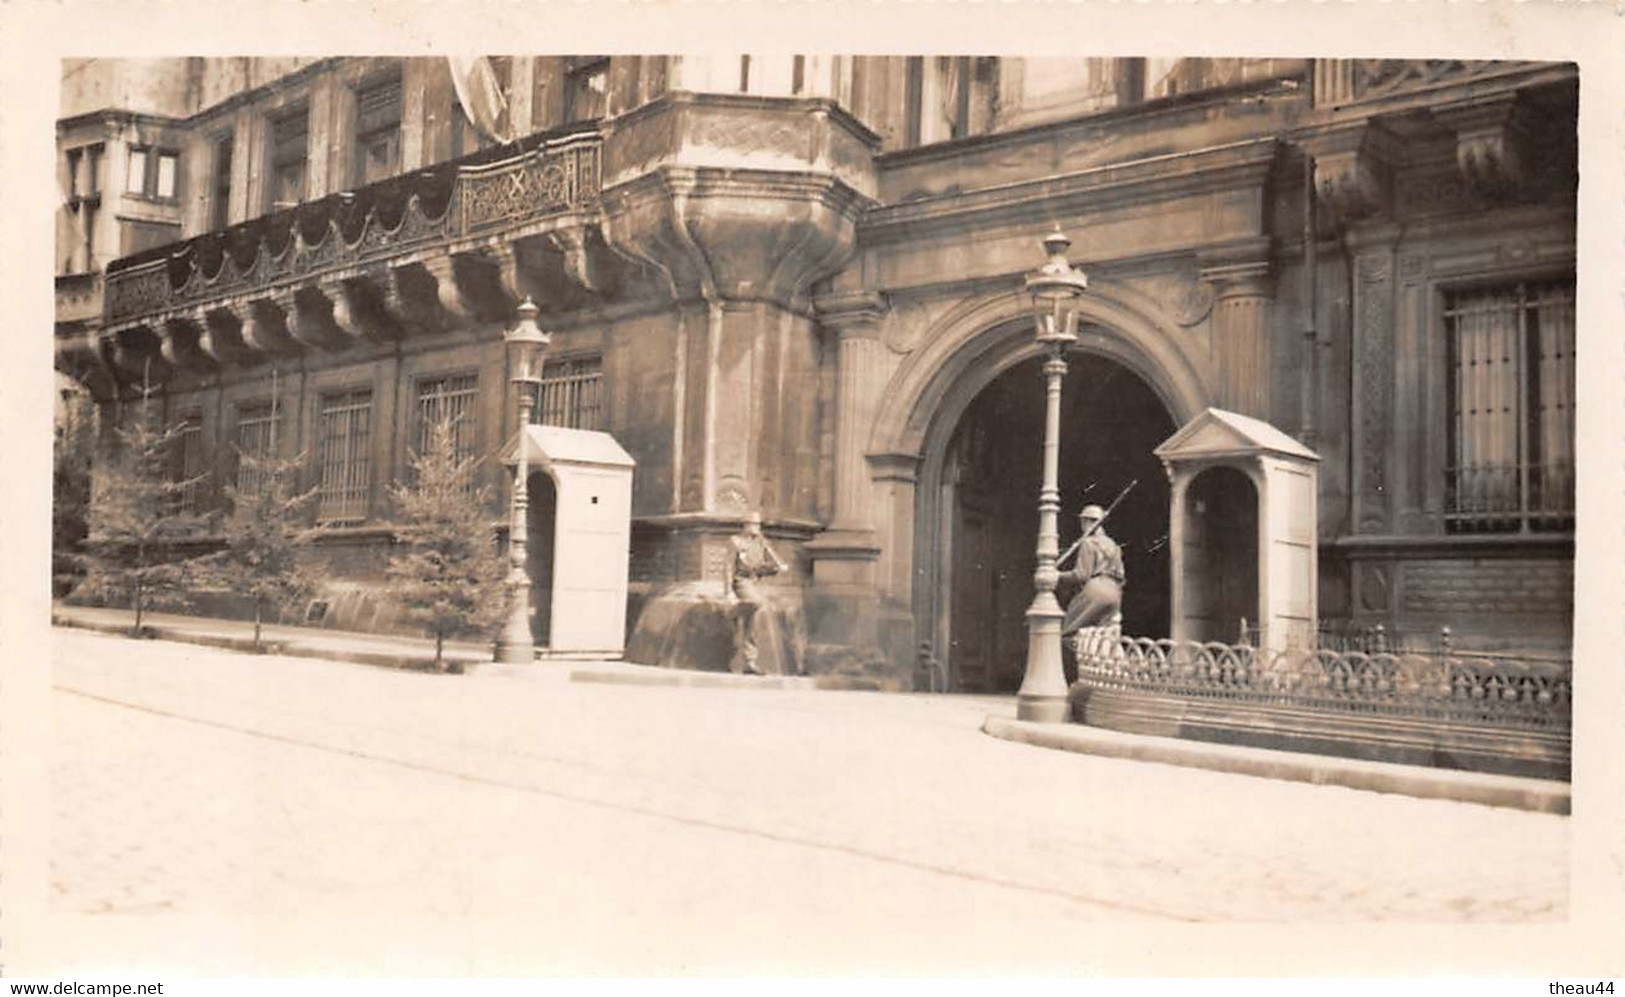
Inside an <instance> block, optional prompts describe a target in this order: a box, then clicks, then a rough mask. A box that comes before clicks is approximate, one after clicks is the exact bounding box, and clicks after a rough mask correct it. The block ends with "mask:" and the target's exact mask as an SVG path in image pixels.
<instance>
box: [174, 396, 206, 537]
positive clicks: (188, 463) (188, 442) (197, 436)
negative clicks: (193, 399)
mask: <svg viewBox="0 0 1625 997" xmlns="http://www.w3.org/2000/svg"><path fill="white" fill-rule="evenodd" d="M179 428H180V433H179V435H178V436H177V437H176V438H175V449H176V459H175V480H176V481H177V482H178V483H180V485H181V488H180V492H179V493H178V494H177V495H176V496H175V506H176V508H177V509H179V510H180V511H181V512H183V513H188V514H190V513H196V512H199V511H201V504H200V501H199V500H200V495H199V492H200V491H201V490H202V488H203V481H202V474H203V416H202V415H200V414H198V413H196V412H194V413H191V414H189V415H186V416H183V417H182V418H181V422H180V427H179Z"/></svg>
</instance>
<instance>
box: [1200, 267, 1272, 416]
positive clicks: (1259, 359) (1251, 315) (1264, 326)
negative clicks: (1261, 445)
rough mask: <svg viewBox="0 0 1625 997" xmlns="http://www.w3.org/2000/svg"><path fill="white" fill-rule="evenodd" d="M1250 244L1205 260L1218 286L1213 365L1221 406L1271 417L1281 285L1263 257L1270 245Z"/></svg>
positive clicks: (1208, 278) (1205, 269)
mask: <svg viewBox="0 0 1625 997" xmlns="http://www.w3.org/2000/svg"><path fill="white" fill-rule="evenodd" d="M1248 248H1249V249H1250V250H1251V251H1249V252H1246V253H1243V254H1224V255H1222V256H1214V257H1210V258H1207V259H1204V260H1203V261H1202V262H1203V264H1204V266H1203V268H1202V279H1203V280H1205V281H1207V282H1208V283H1209V284H1210V285H1211V286H1212V287H1213V297H1214V302H1213V319H1212V322H1213V338H1212V344H1213V347H1212V364H1213V371H1214V374H1215V377H1214V386H1215V387H1216V388H1217V391H1218V397H1219V406H1220V407H1221V408H1225V409H1228V410H1230V411H1232V412H1239V413H1241V414H1242V415H1249V416H1252V417H1254V418H1257V419H1264V420H1266V421H1267V420H1268V419H1269V418H1270V379H1271V374H1272V372H1271V369H1270V342H1269V337H1270V313H1271V310H1272V305H1273V303H1274V295H1275V283H1274V280H1273V279H1272V277H1271V275H1270V265H1269V261H1268V259H1267V257H1263V258H1261V257H1262V255H1263V253H1265V252H1267V248H1268V247H1267V245H1259V246H1251V247H1248ZM1237 255H1241V256H1242V258H1240V259H1237V258H1236V256H1237ZM1247 256H1251V257H1253V258H1251V259H1248V258H1246V257H1247Z"/></svg>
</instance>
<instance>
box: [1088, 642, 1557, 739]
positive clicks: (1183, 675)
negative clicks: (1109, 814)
mask: <svg viewBox="0 0 1625 997" xmlns="http://www.w3.org/2000/svg"><path fill="white" fill-rule="evenodd" d="M1572 670H1573V669H1572V665H1571V663H1570V662H1569V661H1568V660H1566V659H1561V658H1540V657H1535V656H1530V655H1519V654H1500V653H1488V652H1476V651H1456V650H1453V649H1451V648H1450V647H1449V646H1448V644H1446V645H1445V646H1442V647H1438V648H1435V649H1433V650H1432V651H1427V652H1404V651H1399V652H1395V651H1363V650H1339V649H1331V648H1319V649H1308V648H1287V649H1284V650H1269V649H1263V648H1257V647H1251V646H1248V645H1247V644H1224V643H1196V642H1191V641H1179V642H1175V641H1171V640H1155V639H1151V638H1145V637H1120V638H1116V639H1111V638H1105V639H1101V640H1096V641H1094V642H1093V643H1085V644H1084V645H1083V646H1080V647H1079V648H1078V680H1079V682H1080V683H1082V684H1083V685H1084V686H1086V687H1089V688H1099V689H1115V690H1134V691H1141V692H1147V693H1157V694H1165V695H1173V696H1182V697H1192V698H1198V699H1205V700H1228V701H1233V702H1237V703H1251V704H1257V705H1274V706H1290V707H1299V708H1306V709H1314V710H1329V711H1334V712H1342V713H1353V714H1362V715H1367V716H1393V717H1407V718H1418V719H1433V720H1439V721H1444V722H1450V723H1462V724H1472V725H1485V726H1492V727H1505V728H1514V729H1522V730H1538V731H1552V732H1560V731H1567V730H1568V729H1569V726H1570V716H1571V694H1572V677H1571V676H1572Z"/></svg>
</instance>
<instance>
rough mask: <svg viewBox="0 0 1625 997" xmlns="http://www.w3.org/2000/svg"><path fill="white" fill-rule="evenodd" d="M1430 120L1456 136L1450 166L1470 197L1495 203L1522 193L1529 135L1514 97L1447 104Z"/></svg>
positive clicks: (1526, 178)
mask: <svg viewBox="0 0 1625 997" xmlns="http://www.w3.org/2000/svg"><path fill="white" fill-rule="evenodd" d="M1433 116H1434V117H1435V118H1436V119H1438V120H1439V121H1440V122H1441V123H1443V124H1444V125H1445V126H1446V127H1448V128H1450V129H1451V130H1453V131H1454V132H1455V133H1456V166H1457V168H1458V169H1460V170H1461V174H1462V176H1463V177H1464V178H1465V179H1466V181H1467V185H1468V187H1469V188H1471V190H1472V191H1473V193H1474V194H1476V195H1477V196H1478V197H1480V198H1482V199H1483V200H1486V201H1490V202H1495V201H1506V200H1517V199H1519V198H1521V197H1523V196H1524V195H1525V194H1526V193H1527V191H1528V187H1529V163H1530V152H1531V150H1530V147H1529V146H1530V137H1529V129H1528V127H1527V124H1526V121H1527V115H1526V112H1524V110H1523V105H1522V104H1521V103H1520V102H1519V100H1518V95H1517V94H1516V93H1506V94H1499V95H1497V96H1496V97H1494V98H1493V99H1491V100H1488V101H1474V102H1471V103H1469V102H1461V103H1457V104H1448V105H1445V106H1443V107H1438V108H1435V109H1434V111H1433Z"/></svg>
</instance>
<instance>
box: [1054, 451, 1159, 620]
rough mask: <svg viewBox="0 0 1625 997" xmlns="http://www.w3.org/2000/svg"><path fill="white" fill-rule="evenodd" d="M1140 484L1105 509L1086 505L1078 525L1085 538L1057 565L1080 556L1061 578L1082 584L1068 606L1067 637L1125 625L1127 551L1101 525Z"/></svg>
mask: <svg viewBox="0 0 1625 997" xmlns="http://www.w3.org/2000/svg"><path fill="white" fill-rule="evenodd" d="M1136 484H1139V481H1138V480H1135V481H1131V482H1129V485H1128V488H1125V489H1123V490H1122V492H1120V493H1119V494H1118V496H1117V498H1116V499H1114V500H1112V504H1111V505H1110V506H1108V507H1107V508H1105V509H1102V508H1101V507H1100V506H1098V505H1086V506H1084V507H1083V509H1082V510H1080V511H1079V512H1078V525H1079V526H1081V527H1082V529H1083V535H1082V536H1080V537H1079V538H1078V541H1077V543H1075V544H1073V545H1072V546H1071V548H1069V549H1068V550H1067V552H1066V553H1065V554H1062V555H1061V557H1060V559H1059V560H1058V561H1057V565H1062V564H1065V563H1066V559H1067V558H1068V557H1069V556H1071V555H1072V554H1073V553H1074V552H1076V553H1077V555H1078V561H1077V564H1076V565H1074V566H1073V568H1072V569H1071V570H1070V571H1066V572H1065V573H1064V574H1062V576H1061V577H1063V578H1067V579H1071V580H1072V581H1074V582H1076V583H1078V585H1079V588H1078V592H1077V594H1076V595H1074V596H1073V597H1072V601H1071V602H1069V603H1068V604H1067V607H1066V617H1065V619H1064V620H1062V622H1061V633H1062V635H1063V636H1065V635H1069V634H1072V633H1075V632H1076V631H1078V630H1080V629H1082V628H1083V627H1100V626H1108V625H1111V624H1114V623H1121V622H1122V618H1123V616H1122V610H1123V583H1124V581H1125V577H1124V574H1123V551H1122V548H1120V547H1118V546H1117V541H1115V540H1113V539H1112V538H1111V537H1109V536H1107V535H1106V531H1105V530H1103V529H1102V528H1101V526H1102V524H1104V523H1105V521H1106V517H1108V516H1110V515H1111V514H1112V510H1113V509H1115V508H1117V503H1119V502H1121V501H1123V496H1125V495H1127V494H1128V493H1129V491H1130V490H1131V489H1133V487H1134V486H1135V485H1136Z"/></svg>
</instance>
